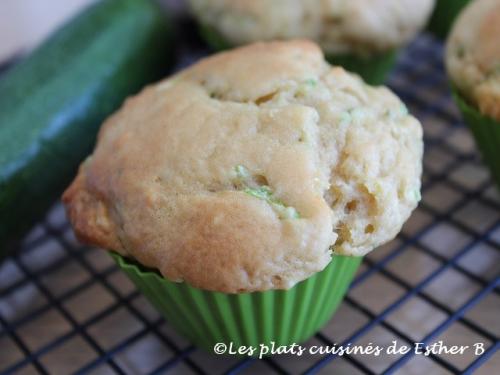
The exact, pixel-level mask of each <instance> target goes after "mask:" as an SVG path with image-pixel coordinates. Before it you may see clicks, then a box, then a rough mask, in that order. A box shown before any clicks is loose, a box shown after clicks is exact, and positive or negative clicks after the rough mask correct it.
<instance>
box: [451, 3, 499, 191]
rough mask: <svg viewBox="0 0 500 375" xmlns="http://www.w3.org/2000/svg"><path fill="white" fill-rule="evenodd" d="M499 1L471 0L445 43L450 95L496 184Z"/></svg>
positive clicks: (497, 156) (497, 161)
mask: <svg viewBox="0 0 500 375" xmlns="http://www.w3.org/2000/svg"><path fill="white" fill-rule="evenodd" d="M499 35H500V1H499V0H475V1H472V2H471V3H470V5H469V6H468V7H466V8H465V9H464V11H463V12H462V13H461V14H460V16H459V17H458V19H457V22H456V23H455V25H454V26H453V29H452V31H451V33H450V37H449V39H448V42H447V47H446V68H447V71H448V75H449V77H450V80H451V82H452V88H453V94H454V98H455V100H456V102H457V104H458V106H459V108H460V110H461V112H462V114H463V117H464V119H465V122H466V123H467V125H468V126H469V127H470V129H471V131H472V133H473V135H474V137H475V140H476V144H477V145H478V147H479V149H480V150H481V152H482V155H483V159H484V161H485V162H486V163H487V164H488V165H489V167H490V169H491V172H492V175H493V178H494V179H495V180H496V183H497V185H499V186H500V152H499V147H498V145H500V43H499V41H498V37H499Z"/></svg>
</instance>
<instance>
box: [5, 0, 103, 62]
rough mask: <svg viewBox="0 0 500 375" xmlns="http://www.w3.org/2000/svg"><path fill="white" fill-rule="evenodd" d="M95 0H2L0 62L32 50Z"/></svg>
mask: <svg viewBox="0 0 500 375" xmlns="http://www.w3.org/2000/svg"><path fill="white" fill-rule="evenodd" d="M93 1H94V0H1V1H0V62H2V61H4V60H6V59H8V58H9V57H12V56H14V55H15V54H17V53H20V52H22V51H26V50H29V49H31V48H33V47H34V46H36V45H37V44H38V43H40V42H41V41H42V40H43V39H45V38H46V37H47V36H48V35H49V34H50V33H51V32H52V31H53V30H54V29H56V28H57V27H58V26H60V25H61V24H62V23H64V21H65V20H67V19H68V18H70V17H71V16H73V15H74V14H75V13H76V12H77V11H79V10H80V9H82V8H83V7H85V6H86V5H88V4H90V3H92V2H93Z"/></svg>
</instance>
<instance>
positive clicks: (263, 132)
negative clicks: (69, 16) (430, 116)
mask: <svg viewBox="0 0 500 375" xmlns="http://www.w3.org/2000/svg"><path fill="white" fill-rule="evenodd" d="M421 163H422V130H421V126H420V123H419V122H418V121H417V120H416V119H415V118H414V117H412V116H411V115H410V114H408V111H407V110H406V107H405V106H404V105H403V103H402V102H401V101H400V100H399V99H398V98H397V97H396V96H395V95H394V94H392V93H391V92H390V91H389V90H388V89H387V88H385V87H379V88H375V87H370V86H368V85H366V84H365V83H363V81H362V80H361V79H359V78H358V76H356V75H353V74H350V73H347V72H346V71H344V69H342V68H340V67H335V68H332V67H331V66H330V65H329V64H328V63H327V62H326V61H325V60H324V57H323V54H322V52H321V50H320V48H319V47H318V46H317V45H315V44H314V43H312V42H309V41H302V40H294V41H287V42H268V43H257V44H252V45H249V46H246V47H241V48H238V49H235V50H232V51H228V52H223V53H219V54H216V55H213V56H211V57H208V58H206V59H203V60H202V61H200V62H199V63H197V64H195V65H193V66H192V67H190V68H188V69H186V70H184V71H182V72H180V73H178V74H176V75H174V76H173V77H172V78H169V79H166V80H164V81H162V82H159V83H158V84H156V85H152V86H149V87H147V88H145V89H144V90H143V91H142V92H141V93H140V94H139V95H137V96H135V97H133V98H131V99H129V100H127V101H126V103H125V104H124V106H123V107H122V108H121V109H120V110H119V111H118V112H117V113H115V114H114V115H113V116H112V117H111V118H109V119H108V120H107V121H106V122H105V123H104V125H103V127H102V128H101V131H100V133H99V136H98V140H97V145H96V147H95V150H94V152H93V154H92V155H91V156H90V157H89V158H88V159H87V160H86V161H85V162H84V163H83V164H82V165H81V167H80V170H79V172H78V175H77V177H76V179H75V180H74V181H73V183H72V184H71V186H70V187H69V188H68V189H67V191H66V192H65V193H64V196H63V201H64V203H65V205H66V208H67V212H68V216H69V218H70V220H71V222H72V225H73V228H74V230H75V232H76V235H77V236H78V238H79V239H80V240H81V241H83V242H85V243H88V244H91V245H96V246H99V247H102V248H105V249H110V250H112V251H113V254H114V257H115V259H116V260H117V262H118V264H119V265H120V267H122V268H123V269H124V271H125V272H126V273H127V274H128V275H129V276H130V278H131V279H132V280H133V281H134V282H135V283H136V284H137V286H138V287H139V289H140V290H142V291H143V292H144V293H145V295H146V296H147V297H148V298H149V299H150V300H151V302H152V303H153V304H155V305H156V306H157V307H158V308H159V309H160V311H161V312H162V313H163V314H164V315H165V317H166V318H167V320H168V321H169V322H171V323H172V324H173V325H175V326H176V327H177V328H178V329H179V331H181V332H182V333H183V334H184V335H186V336H187V337H188V338H189V339H190V340H192V341H193V342H195V343H197V344H198V345H200V346H202V347H204V348H207V349H209V350H211V349H212V348H213V345H214V344H215V343H217V342H231V341H232V342H234V343H236V344H237V345H258V344H260V343H269V342H270V341H275V342H276V343H279V344H289V343H292V342H299V341H303V340H305V339H307V338H308V337H310V336H311V335H312V334H314V333H315V332H316V331H317V330H318V329H319V328H320V327H321V326H322V325H323V324H324V323H325V322H326V321H327V320H328V319H329V318H330V317H331V315H332V313H333V311H334V310H335V308H336V307H337V305H338V304H339V302H340V301H341V300H342V298H343V295H344V293H345V291H346V289H347V287H348V285H349V283H350V281H351V279H352V277H353V275H354V273H355V271H356V268H357V266H358V265H359V262H360V260H361V257H362V256H363V255H365V254H366V253H368V252H369V251H371V250H372V249H373V248H375V247H377V246H379V245H381V244H383V243H385V242H387V241H389V240H390V239H392V238H393V237H394V236H395V235H396V234H397V233H398V231H399V230H400V228H401V226H402V224H403V223H404V222H405V220H406V219H407V218H408V217H409V215H410V213H411V212H412V210H413V209H414V208H415V207H416V205H417V203H418V200H419V199H420V174H421Z"/></svg>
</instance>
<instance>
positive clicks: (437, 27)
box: [428, 0, 470, 39]
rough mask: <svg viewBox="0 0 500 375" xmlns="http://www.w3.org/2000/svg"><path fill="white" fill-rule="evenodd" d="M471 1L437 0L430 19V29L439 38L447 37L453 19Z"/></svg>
mask: <svg viewBox="0 0 500 375" xmlns="http://www.w3.org/2000/svg"><path fill="white" fill-rule="evenodd" d="M469 2H470V0H437V1H436V6H435V7H434V11H433V12H432V17H431V19H430V21H429V27H428V29H429V31H431V32H432V33H433V34H434V35H436V36H437V37H438V38H441V39H445V38H446V36H447V35H448V32H449V31H450V28H451V26H452V25H453V21H455V18H456V17H457V16H458V14H459V13H460V11H461V10H462V9H463V7H465V6H466V5H467V4H468V3H469Z"/></svg>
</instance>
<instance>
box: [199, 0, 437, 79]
mask: <svg viewBox="0 0 500 375" xmlns="http://www.w3.org/2000/svg"><path fill="white" fill-rule="evenodd" d="M190 5H191V8H192V11H193V13H194V14H195V15H196V17H197V18H198V19H199V22H200V23H201V25H202V27H203V28H204V34H205V37H206V38H207V39H208V40H209V41H211V42H212V43H211V44H212V45H215V46H216V47H217V48H221V47H223V46H224V45H225V46H235V45H241V44H245V43H250V42H254V41H258V40H272V39H290V38H297V37H306V38H309V39H312V40H315V41H316V42H318V43H319V44H320V46H321V47H322V48H323V50H324V51H325V53H326V55H327V58H328V59H329V60H330V61H332V62H334V63H339V64H341V65H343V66H345V67H346V68H347V69H350V70H353V71H356V72H358V73H360V74H361V75H362V76H363V77H364V78H365V80H367V81H368V82H372V83H380V82H382V81H383V79H384V76H385V73H386V72H387V70H388V68H390V67H392V62H393V59H394V56H395V55H394V51H395V50H397V48H399V47H401V46H402V45H404V44H405V43H407V42H408V41H409V40H410V39H412V38H413V37H414V36H415V34H416V33H417V32H418V31H419V30H420V29H421V28H422V27H423V26H424V24H425V22H426V20H427V18H428V17H429V15H430V13H431V10H432V7H433V5H434V0H423V1H418V2H416V1H410V0H404V1H400V0H376V1H366V0H352V1H344V0H342V1H320V0H307V1H299V0H293V1H288V0H286V1H285V0H214V1H212V0H210V1H207V0H190ZM347 57H348V58H347Z"/></svg>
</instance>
